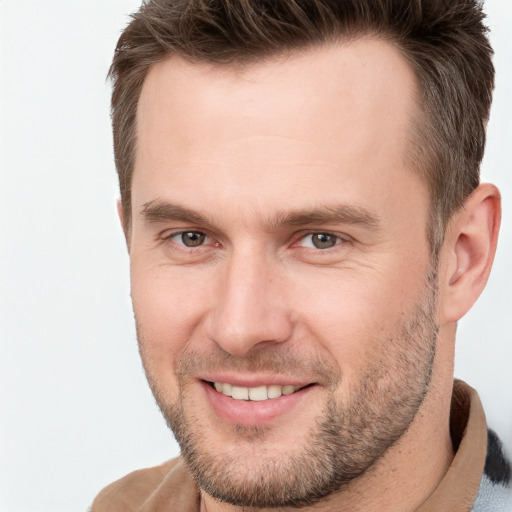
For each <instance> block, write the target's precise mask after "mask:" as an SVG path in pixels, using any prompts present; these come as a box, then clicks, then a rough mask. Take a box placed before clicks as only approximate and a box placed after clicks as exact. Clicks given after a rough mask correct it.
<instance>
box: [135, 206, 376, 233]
mask: <svg viewBox="0 0 512 512" xmlns="http://www.w3.org/2000/svg"><path fill="white" fill-rule="evenodd" d="M140 213H141V215H142V217H143V219H144V221H145V222H147V223H149V224H152V223H160V222H169V221H175V222H184V223H190V224H196V225H201V226H213V222H211V221H210V220H209V219H208V218H207V217H206V216H204V215H202V214H201V213H199V212H197V211H195V210H191V209H188V208H185V207H183V206H181V205H179V204H176V203H171V202H168V201H162V200H158V199H157V200H153V201H149V202H147V203H145V204H144V205H143V206H142V209H141V212H140ZM320 224H351V225H360V226H363V227H367V228H369V229H372V230H374V229H377V228H378V227H379V226H380V225H381V222H380V219H379V217H378V216H377V215H376V214H375V213H373V212H371V211H369V210H367V209H366V208H362V207H360V206H354V205H350V204H336V205H328V206H324V205H322V206H320V207H318V208H310V209H304V210H283V211H280V212H277V213H276V214H275V215H273V216H272V217H271V218H270V219H269V220H268V221H267V222H266V225H267V226H268V229H270V230H278V229H282V228H290V227H300V226H308V225H320Z"/></svg>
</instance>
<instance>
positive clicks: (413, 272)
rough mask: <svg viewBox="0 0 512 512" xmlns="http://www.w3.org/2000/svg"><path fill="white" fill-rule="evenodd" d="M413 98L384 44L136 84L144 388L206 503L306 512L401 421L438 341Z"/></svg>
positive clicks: (134, 260)
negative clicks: (412, 154) (412, 160)
mask: <svg viewBox="0 0 512 512" xmlns="http://www.w3.org/2000/svg"><path fill="white" fill-rule="evenodd" d="M414 98H415V81H414V76H413V73H412V71H411V70H410V69H409V67H408V65H407V64H406V63H405V61H404V60H403V59H402V57H401V56H400V55H399V53H398V52H397V51H396V50H395V49H394V48H393V47H392V46H391V45H388V44H386V43H384V42H382V41H380V42H378V41H363V40H360V41H356V42H352V43H350V44H345V45H339V46H335V47H334V46H333V47H330V48H321V49H316V50H314V51H308V52H307V53H304V54H301V55H294V56H291V57H289V58H279V59H273V60H271V61H268V62H265V63H261V64H257V65H254V66H249V67H247V68H243V69H242V68H240V69H231V68H230V69H227V68H226V69H220V68H218V67H217V68H216V67H210V66H207V65H197V64H195V65H194V64H190V63H185V62H183V61H181V60H178V59H173V60H168V61H165V62H163V63H160V64H158V65H156V66H154V67H153V68H152V70H151V71H150V73H149V75H148V77H147V78H146V81H145V84H144V87H143V91H142V94H141V98H140V102H139V110H138V120H137V125H138V132H137V151H136V162H135V172H134V176H133V192H132V201H133V211H132V216H133V217H132V218H133V225H132V227H131V236H130V240H129V249H130V256H131V278H132V297H133V305H134V310H135V316H136V321H137V330H138V337H139V343H140V350H141V355H142V359H143V362H144V367H145V370H146V374H147V377H148V380H149V382H150V385H151V387H152V390H153V392H154V394H155V396H156V398H157V400H158V403H159V404H160V407H161V408H162V411H163V412H164V414H165V416H166V418H167V420H168V422H169V424H170V425H171V426H172V428H173V430H174V431H175V434H176V436H177V438H178V441H179V442H180V444H181V447H182V452H183V455H184V457H185V459H186V460H187V462H188V463H189V465H190V467H191V468H192V471H193V472H194V474H195V476H196V477H197V478H198V480H199V483H200V486H201V487H202V488H203V490H205V491H206V492H207V493H209V494H211V495H213V496H215V497H217V498H219V499H221V500H224V501H228V502H231V503H233V504H239V505H253V506H271V505H274V506H275V505H280V506H284V505H294V504H295V505H300V504H306V503H312V502H314V501H316V500H318V499H320V498H322V497H323V496H326V495H327V494H329V493H331V492H333V491H335V490H336V489H338V488H340V487H341V486H343V485H344V484H346V483H347V482H349V481H350V480H352V479H353V478H355V477H357V476H358V475H360V474H362V473H364V472H365V471H366V470H367V469H368V468H369V467H371V466H372V465H373V464H374V462H375V461H376V460H378V459H379V457H380V456H381V455H382V454H383V453H384V452H385V451H386V449H387V448H388V447H389V446H390V445H392V444H393V443H394V442H395V441H396V440H397V439H399V438H400V436H401V435H402V434H403V433H404V432H405V431H406V430H407V428H408V427H409V425H410V424H411V422H412V421H413V419H414V417H415V415H416V413H417V411H418V408H419V407H420V405H421V403H422V401H423V399H424V396H425V394H426V392H427V389H428V383H429V379H430V374H431V370H432V364H433V363H432V362H433V355H434V348H435V341H436V325H435V316H436V315H435V268H433V266H432V265H431V261H430V258H429V248H428V244H427V241H426V223H427V216H428V207H429V198H428V193H427V190H426V186H425V185H424V183H422V181H421V180H420V179H419V177H418V176H417V174H416V173H415V172H414V170H412V169H411V167H410V164H409V163H408V158H407V150H408V140H409V134H410V126H411V118H412V116H413V115H414V109H415V99H414ZM230 395H231V396H230Z"/></svg>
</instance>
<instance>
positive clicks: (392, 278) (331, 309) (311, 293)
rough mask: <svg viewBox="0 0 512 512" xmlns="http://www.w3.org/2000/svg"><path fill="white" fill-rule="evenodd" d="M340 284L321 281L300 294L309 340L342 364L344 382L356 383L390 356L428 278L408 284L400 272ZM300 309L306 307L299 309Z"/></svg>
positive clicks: (370, 272)
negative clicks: (374, 363)
mask: <svg viewBox="0 0 512 512" xmlns="http://www.w3.org/2000/svg"><path fill="white" fill-rule="evenodd" d="M336 277H337V278H336V279H328V278H325V279H319V277H318V276H316V279H315V280H314V283H313V284H312V285H311V286H309V287H307V288H304V289H307V293H304V292H302V293H301V292H300V291H299V290H297V293H296V295H295V297H296V300H297V304H298V306H297V307H300V310H301V311H302V314H301V318H302V322H301V323H302V324H303V325H304V326H305V328H306V329H307V334H306V336H309V337H310V338H311V339H315V340H317V343H318V344H319V346H320V349H321V350H322V351H325V352H327V354H328V355H329V357H331V358H332V359H334V360H336V362H337V364H338V365H339V367H340V369H341V371H342V374H343V375H344V379H345V380H346V381H348V382H351V381H352V382H356V381H358V380H359V379H360V377H361V374H362V373H363V372H365V371H366V370H367V368H368V365H369V364H370V363H371V362H372V361H376V360H378V359H379V358H381V357H382V356H383V354H385V351H386V347H387V346H388V345H389V342H390V340H391V339H392V338H393V337H395V336H396V335H397V333H396V330H397V324H399V323H400V321H401V320H403V319H405V318H406V317H407V315H408V313H409V312H410V311H411V309H412V308H413V307H414V305H415V304H416V301H417V299H418V297H419V296H420V294H421V292H422V290H423V284H424V281H423V280H422V277H421V276H420V275H418V274H415V280H414V281H411V280H409V283H408V286H405V284H404V283H405V281H406V280H407V279H406V278H405V277H404V275H403V274H401V273H400V271H399V270H398V269H396V270H395V271H394V272H390V271H389V269H388V272H386V273H384V272H378V271H377V270H376V269H375V268H374V269H366V271H365V272H357V273H346V274H345V275H343V276H336ZM299 304H301V305H300V306H299Z"/></svg>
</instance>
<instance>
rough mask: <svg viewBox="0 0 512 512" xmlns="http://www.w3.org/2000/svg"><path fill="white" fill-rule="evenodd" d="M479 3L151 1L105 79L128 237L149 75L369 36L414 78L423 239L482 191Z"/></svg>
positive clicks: (484, 79) (483, 92)
mask: <svg viewBox="0 0 512 512" xmlns="http://www.w3.org/2000/svg"><path fill="white" fill-rule="evenodd" d="M484 18H485V16H484V14H483V11H482V5H481V3H480V2H479V1H477V0H148V1H145V2H143V4H142V6H141V8H140V9H139V11H138V12H137V13H135V14H133V15H132V20H131V22H130V24H129V25H128V27H127V28H126V29H125V30H124V31H123V33H122V35H121V37H120V38H119V41H118V43H117V48H116V52H115V56H114V59H113V62H112V66H111V68H110V71H109V76H110V78H111V79H112V81H113V93H112V110H111V114H112V123H113V132H114V153H115V161H116V167H117V171H118V174H119V185H120V190H121V201H122V204H123V207H124V216H125V219H124V221H125V228H126V229H127V230H128V229H129V226H130V222H131V181H132V174H133V166H134V159H135V158H134V157H135V150H136V113H137V104H138V99H139V96H140V92H141V89H142V84H143V82H144V79H145V77H146V75H147V73H148V70H149V68H150V67H151V66H152V65H153V64H155V63H157V62H159V61H162V60H164V59H166V58H168V57H170V56H179V57H181V58H184V59H187V60H189V61H192V62H208V63H214V64H218V65H235V64H244V63H245V64H247V63H251V62H256V61H258V60H262V59H264V58H267V57H269V56H272V55H276V54H280V53H285V52H290V51H293V50H296V49H304V48H308V47H311V46H317V45H322V44H329V43H334V42H336V41H339V40H346V39H351V38H357V37H360V36H363V35H374V36H377V37H380V38H383V39H386V40H389V41H391V42H392V43H393V44H394V45H396V47H397V48H398V49H399V50H400V51H401V53H402V54H403V55H404V57H405V58H406V59H407V60H408V62H409V63H410V65H411V66H412V68H413V70H414V71H415V73H416V77H417V81H418V87H419V98H418V102H419V107H420V108H419V112H420V114H418V117H417V118H416V119H414V126H413V128H414V129H413V130H412V132H413V133H412V139H413V143H412V144H411V153H410V156H411V157H412V160H411V161H412V162H413V164H414V166H415V168H416V169H417V170H418V171H419V172H420V173H421V174H422V175H423V177H424V179H425V182H426V183H427V184H428V186H429V189H430V195H431V218H430V222H429V228H428V238H429V242H430V245H431V249H432V251H433V252H434V253H437V251H438V249H439V248H440V246H441V245H442V241H443V238H444V230H445V226H446V223H447V222H448V220H449V218H450V217H451V215H452V214H453V213H454V212H455V211H456V210H457V209H458V208H459V207H461V206H462V205H463V203H464V200H465V199H466V198H467V197H468V196H469V195H470V194H471V192H472V191H473V190H474V189H475V188H476V187H477V186H478V184H479V180H480V177H479V174H480V171H479V169H480V163H481V160H482V157H483V152H484V146H485V129H486V123H487V120H488V116H489V110H490V105H491V99H492V90H493V87H494V67H493V64H492V53H493V52H492V49H491V47H490V45H489V41H488V39H487V28H486V27H485V25H484V23H483V20H484Z"/></svg>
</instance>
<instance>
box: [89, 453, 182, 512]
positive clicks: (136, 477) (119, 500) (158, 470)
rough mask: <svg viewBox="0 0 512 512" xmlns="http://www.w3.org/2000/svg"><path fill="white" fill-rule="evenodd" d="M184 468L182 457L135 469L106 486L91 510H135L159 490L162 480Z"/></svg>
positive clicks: (114, 511) (108, 511) (95, 511)
mask: <svg viewBox="0 0 512 512" xmlns="http://www.w3.org/2000/svg"><path fill="white" fill-rule="evenodd" d="M180 468H182V463H181V459H180V458H179V457H178V458H176V459H172V460H169V461H167V462H165V463H164V464H161V465H159V466H155V467H152V468H145V469H139V470H137V471H133V472H132V473H129V474H128V475H126V476H124V477H122V478H120V479H119V480H117V481H115V482H113V483H111V484H110V485H108V486H107V487H105V488H104V489H103V490H102V491H101V492H100V493H99V494H98V496H97V497H96V499H95V500H94V502H93V504H92V507H91V512H121V511H122V512H132V511H133V512H135V511H139V510H142V508H143V507H144V506H145V503H146V502H147V501H148V500H151V498H152V497H153V495H154V494H155V493H157V492H158V489H159V488H160V486H161V484H162V482H163V481H164V480H165V479H167V478H169V475H171V476H172V473H173V470H176V469H180Z"/></svg>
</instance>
